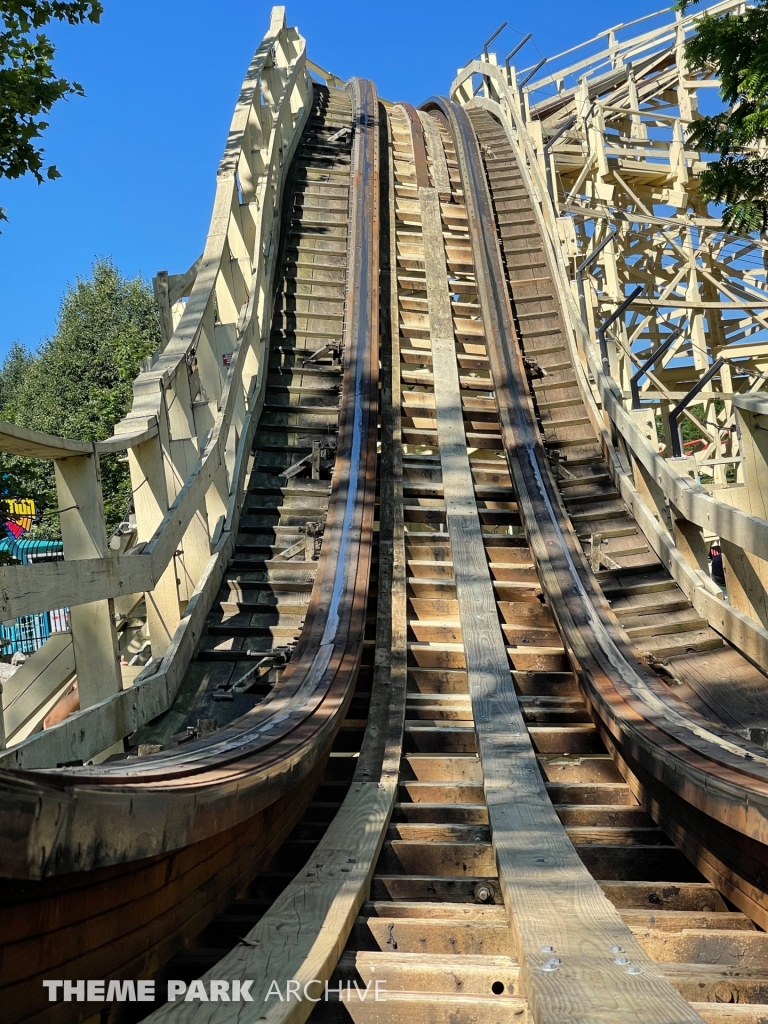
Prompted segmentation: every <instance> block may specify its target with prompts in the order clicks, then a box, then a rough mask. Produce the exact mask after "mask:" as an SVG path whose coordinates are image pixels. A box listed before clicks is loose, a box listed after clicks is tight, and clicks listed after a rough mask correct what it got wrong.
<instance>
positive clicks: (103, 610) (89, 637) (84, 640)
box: [53, 447, 123, 753]
mask: <svg viewBox="0 0 768 1024" xmlns="http://www.w3.org/2000/svg"><path fill="white" fill-rule="evenodd" d="M53 465H54V475H55V478H56V495H57V498H58V502H59V510H60V511H59V517H60V525H61V537H62V540H63V542H64V558H65V560H67V561H77V560H78V559H88V558H94V557H96V558H99V557H101V558H104V557H106V556H107V552H108V548H107V530H106V526H105V523H104V499H103V496H102V493H101V478H100V475H99V468H98V456H97V455H96V453H95V451H94V450H93V447H92V448H91V453H90V455H72V456H70V457H69V458H64V459H56V460H54V464H53ZM69 621H70V626H71V629H72V643H73V646H74V653H75V670H76V672H77V687H78V693H79V695H80V707H81V708H88V707H91V706H93V705H94V704H98V703H99V701H101V700H104V699H105V698H107V697H110V696H112V695H113V694H115V693H120V692H121V691H122V688H123V681H122V676H121V674H120V656H119V654H118V649H117V633H116V630H115V615H114V605H113V602H112V601H111V600H107V601H89V602H88V603H83V604H77V605H76V606H74V607H72V608H70V609H69ZM121 738H122V737H121ZM109 745H110V744H105V746H104V747H103V748H102V750H103V749H106V748H107V747H108V746H109ZM98 752H99V751H94V753H98Z"/></svg>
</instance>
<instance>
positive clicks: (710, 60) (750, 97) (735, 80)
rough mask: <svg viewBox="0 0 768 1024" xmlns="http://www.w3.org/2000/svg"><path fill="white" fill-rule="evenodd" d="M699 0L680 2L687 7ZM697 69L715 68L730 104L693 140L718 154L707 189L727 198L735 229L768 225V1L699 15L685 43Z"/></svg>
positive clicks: (695, 131) (694, 128)
mask: <svg viewBox="0 0 768 1024" xmlns="http://www.w3.org/2000/svg"><path fill="white" fill-rule="evenodd" d="M698 2H699V0H681V2H680V3H678V5H677V7H678V10H680V11H683V12H684V11H686V10H687V9H688V8H689V7H690V6H692V5H694V4H697V3H698ZM685 53H686V58H687V61H688V64H689V66H690V67H691V69H692V70H698V71H710V70H715V71H716V72H717V73H718V74H719V77H720V81H721V86H720V94H721V96H722V98H723V100H724V101H725V103H727V104H728V107H727V109H726V110H724V111H723V112H722V113H719V114H715V115H713V116H711V117H702V118H701V119H700V120H697V121H695V122H694V123H693V124H692V125H691V126H690V129H689V132H688V139H689V141H690V142H691V143H692V144H693V145H694V146H696V147H697V148H698V149H701V150H703V151H704V152H706V153H718V154H719V158H718V159H717V160H716V161H714V162H713V163H711V164H710V165H709V166H708V167H707V170H706V171H705V172H704V173H703V175H702V177H701V195H702V198H703V199H706V200H708V201H710V202H716V203H723V204H724V205H725V208H724V210H723V224H724V226H725V227H726V228H728V229H729V230H731V231H758V230H759V231H765V230H766V228H768V155H766V154H765V147H766V142H767V141H768V0H754V6H752V7H748V8H746V9H745V10H744V11H743V13H739V14H734V13H731V14H723V15H714V16H713V15H711V14H707V13H704V14H703V15H702V17H701V19H700V20H698V21H697V31H696V34H695V35H694V36H693V37H692V38H691V39H689V40H688V42H687V43H686V47H685Z"/></svg>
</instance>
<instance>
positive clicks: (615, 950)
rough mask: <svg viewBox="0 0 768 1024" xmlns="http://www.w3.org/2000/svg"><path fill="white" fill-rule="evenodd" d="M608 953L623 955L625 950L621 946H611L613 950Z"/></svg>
mask: <svg viewBox="0 0 768 1024" xmlns="http://www.w3.org/2000/svg"><path fill="white" fill-rule="evenodd" d="M608 952H609V953H623V952H624V950H623V949H622V947H621V946H611V948H610V949H609V950H608Z"/></svg>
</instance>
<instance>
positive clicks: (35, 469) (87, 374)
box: [0, 259, 160, 536]
mask: <svg viewBox="0 0 768 1024" xmlns="http://www.w3.org/2000/svg"><path fill="white" fill-rule="evenodd" d="M159 337H160V326H159V313H158V309H157V305H156V303H155V300H154V298H153V295H152V292H151V290H150V288H149V287H148V286H147V284H146V283H145V282H144V281H142V279H141V278H134V279H132V280H129V279H126V278H124V277H122V276H121V275H120V273H119V272H118V271H117V269H116V268H115V266H114V265H113V264H112V263H111V262H110V261H109V260H105V259H100V260H97V261H96V263H95V264H94V266H93V274H92V277H91V278H90V279H89V280H83V279H78V280H77V282H76V284H75V285H74V287H70V288H69V289H68V291H67V293H66V295H65V296H64V298H63V300H62V303H61V308H60V311H59V318H58V323H57V330H56V334H55V335H54V336H53V337H52V338H51V339H49V340H48V341H46V342H45V343H44V344H43V345H42V347H41V348H40V350H39V352H38V353H37V354H36V355H35V356H29V354H28V353H26V352H25V350H24V349H23V347H22V346H20V345H17V346H15V347H14V348H12V349H11V351H10V352H9V354H8V356H7V357H6V359H5V362H4V363H3V365H2V369H0V403H2V404H1V406H0V416H2V418H3V419H6V420H11V421H12V422H14V423H17V424H19V426H23V427H30V428H32V429H34V430H42V431H44V432H45V433H47V434H59V435H61V436H64V437H71V438H75V439H76V440H80V441H101V440H103V439H104V438H106V437H109V436H110V435H111V433H112V431H113V428H114V425H115V423H117V421H118V420H119V419H121V418H122V417H123V416H124V415H125V414H126V413H127V412H128V410H129V409H130V407H131V402H132V396H133V391H132V383H133V380H134V378H135V377H136V375H137V374H138V372H139V370H140V364H141V360H142V359H143V358H144V357H145V356H148V355H150V354H151V353H152V352H153V351H154V349H155V348H156V347H157V344H158V342H159ZM100 464H101V476H102V487H103V491H104V510H105V514H106V519H107V529H108V530H111V529H114V527H115V526H117V524H118V523H119V522H120V521H121V519H122V517H123V515H124V513H125V511H126V508H127V507H128V504H129V502H130V479H129V476H128V471H127V467H126V465H125V463H124V462H120V461H119V460H118V457H117V456H115V455H107V456H103V457H102V458H101V460H100ZM0 473H4V474H8V479H9V480H10V481H11V482H12V484H13V486H14V487H16V488H17V489H18V492H19V496H21V497H30V498H34V499H35V501H36V503H37V505H38V509H39V511H41V512H42V513H43V517H44V518H43V523H42V525H41V527H38V529H37V535H38V536H57V535H58V520H57V517H56V515H55V510H56V508H57V500H56V488H55V483H54V477H53V465H52V463H50V462H48V461H42V460H35V459H21V458H14V457H9V456H1V457H0Z"/></svg>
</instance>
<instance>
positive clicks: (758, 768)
mask: <svg viewBox="0 0 768 1024" xmlns="http://www.w3.org/2000/svg"><path fill="white" fill-rule="evenodd" d="M463 116H464V117H466V115H463ZM456 120H457V122H458V123H459V126H460V125H461V120H462V115H461V114H460V113H458V112H457V113H456ZM459 130H461V131H462V132H463V133H464V134H465V135H466V138H467V148H468V150H470V153H471V147H475V146H476V144H475V142H474V139H473V137H472V133H471V130H470V129H469V126H468V125H467V126H466V131H465V129H464V128H461V127H458V128H457V131H459ZM474 160H476V161H477V163H478V164H479V160H480V158H479V154H476V155H475V156H472V159H471V161H470V166H469V173H470V174H471V175H472V180H471V183H470V181H468V182H467V193H468V194H469V195H470V197H471V199H472V201H473V202H474V201H475V200H476V199H478V198H479V202H480V207H481V208H480V211H479V216H478V224H479V226H481V227H482V225H486V227H485V228H484V231H485V233H486V235H487V238H485V239H483V238H478V243H477V244H478V248H479V251H480V252H481V254H482V255H483V257H484V258H486V259H487V260H488V264H489V266H490V268H491V269H490V270H488V271H487V272H488V274H489V277H490V278H491V279H493V280H499V279H501V280H503V271H502V269H501V266H500V260H499V256H498V250H497V248H496V245H497V243H496V239H495V230H493V229H492V228H491V224H492V218H491V217H490V212H489V211H490V201H489V199H488V196H487V191H486V184H485V180H484V176H483V174H482V171H481V170H480V169H479V168H475V169H474V170H473V168H472V162H473V161H474ZM472 220H473V218H472V216H471V215H470V223H472ZM488 295H489V298H490V303H489V309H488V313H489V325H490V329H492V330H493V331H494V332H498V336H499V337H500V338H502V345H501V346H499V348H498V349H494V350H493V351H492V352H491V353H490V354H491V357H492V358H491V365H492V372H493V376H494V380H495V382H496V385H497V395H498V396H499V398H500V400H501V399H502V398H504V399H505V401H506V402H508V407H507V408H506V409H505V408H504V407H503V406H502V409H501V413H502V433H503V435H504V436H505V438H508V441H507V450H508V455H509V458H510V462H511V465H512V468H513V473H514V474H515V486H516V490H517V493H518V502H519V505H520V509H521V512H522V516H523V520H524V522H525V525H526V532H527V533H528V536H529V542H530V545H531V549H532V551H533V553H534V557H535V559H536V560H537V563H538V565H539V570H540V575H541V581H542V585H543V589H544V591H545V593H546V594H547V596H548V599H549V601H550V603H551V606H552V609H553V612H554V614H555V616H556V618H557V620H558V623H559V626H560V628H561V630H562V632H563V636H564V637H565V638H566V640H567V643H568V645H569V647H571V649H572V651H573V656H574V658H575V659H576V661H577V662H578V664H579V666H580V668H581V670H582V672H583V675H582V678H583V681H584V686H585V689H586V692H587V693H588V695H589V697H590V700H591V701H592V702H593V705H594V707H595V709H596V711H597V712H598V714H599V715H600V717H601V719H602V721H603V723H604V725H605V734H606V735H611V736H612V737H613V738H614V739H615V741H616V742H617V743H618V745H619V746H620V747H624V748H626V749H627V750H632V754H633V757H634V758H635V759H637V761H638V764H642V766H643V768H644V769H645V770H646V771H648V772H649V773H650V774H651V776H653V777H655V779H656V780H657V783H656V784H658V785H660V786H663V787H668V788H670V789H671V790H672V791H674V792H676V793H678V794H684V795H685V799H686V800H688V801H689V802H690V803H691V804H692V805H693V806H694V807H696V808H698V809H699V810H700V811H703V812H704V813H706V814H709V815H710V816H711V818H712V827H713V828H716V827H717V826H716V824H715V823H716V822H722V821H727V822H728V824H729V825H730V826H731V827H732V828H734V829H736V830H738V831H740V832H743V833H745V834H746V835H749V836H751V837H752V838H753V839H754V840H756V841H758V842H764V841H765V837H766V828H765V825H766V807H765V804H764V801H765V796H766V789H765V782H766V776H765V756H764V752H763V751H762V750H760V749H759V748H758V747H756V746H754V745H751V744H749V742H747V741H743V740H738V739H737V738H736V737H734V736H733V734H729V733H728V732H727V731H726V730H724V729H720V728H719V727H718V726H717V725H715V724H714V723H712V722H706V721H705V720H703V719H701V718H699V716H697V715H696V714H695V712H692V711H691V710H690V709H686V708H685V706H684V705H682V704H681V703H678V702H677V701H676V700H675V699H674V698H673V697H672V696H671V695H670V693H669V691H668V689H667V688H666V687H665V686H664V685H662V684H660V683H658V681H655V680H654V678H653V676H652V675H651V674H650V673H649V672H648V671H647V670H645V668H644V667H642V666H640V665H639V664H638V663H637V662H636V661H634V660H633V656H632V653H631V651H630V649H629V648H628V647H627V645H626V642H625V641H624V640H623V639H622V634H621V632H620V631H618V630H617V628H616V626H617V624H616V623H615V619H613V617H612V616H611V615H610V613H609V611H608V609H607V607H606V605H605V603H604V601H603V599H602V596H601V594H600V591H599V588H598V587H597V586H596V584H595V582H594V581H593V579H592V578H591V570H590V569H589V566H588V564H587V563H586V561H585V560H584V558H583V556H582V554H581V550H580V546H579V544H578V542H577V540H576V537H575V536H574V534H573V528H572V527H571V525H570V523H569V520H568V518H567V515H566V514H565V510H564V509H563V508H562V505H561V504H560V500H559V498H558V495H557V491H556V487H555V485H554V483H553V481H552V478H551V474H550V470H549V468H548V466H547V463H546V461H545V458H544V455H543V451H541V446H540V441H539V439H538V435H537V432H536V428H535V421H534V417H533V412H532V408H531V406H530V404H529V401H530V400H529V399H528V397H527V390H528V389H527V386H526V384H525V374H524V371H523V367H522V366H521V365H520V360H519V356H518V355H517V354H516V351H515V344H514V337H515V334H514V329H513V327H512V321H511V314H510V311H509V300H508V297H507V295H506V293H505V291H502V290H501V289H499V288H498V287H495V286H494V287H493V288H492V290H491V291H489V293H488ZM567 386H571V385H570V384H568V385H567ZM512 395H514V396H515V398H514V400H512V399H511V397H510V396H512ZM515 446H516V447H515ZM681 650H684V647H681ZM745 792H749V794H750V796H749V801H748V804H749V806H748V807H747V806H746V802H745V800H744V795H743V794H744V793H745ZM732 898H734V899H735V901H736V902H737V904H738V905H740V906H741V905H742V903H740V902H739V898H738V894H736V896H733V897H732ZM759 898H760V899H763V900H764V899H765V894H763V896H762V897H759ZM742 899H743V906H744V908H745V910H746V909H747V908H749V909H748V912H749V913H751V914H754V913H755V892H754V884H753V880H751V879H750V878H748V877H747V878H743V880H742Z"/></svg>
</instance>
